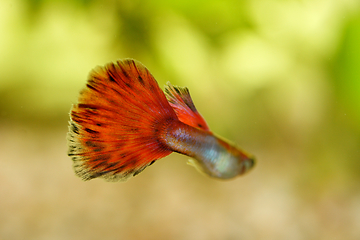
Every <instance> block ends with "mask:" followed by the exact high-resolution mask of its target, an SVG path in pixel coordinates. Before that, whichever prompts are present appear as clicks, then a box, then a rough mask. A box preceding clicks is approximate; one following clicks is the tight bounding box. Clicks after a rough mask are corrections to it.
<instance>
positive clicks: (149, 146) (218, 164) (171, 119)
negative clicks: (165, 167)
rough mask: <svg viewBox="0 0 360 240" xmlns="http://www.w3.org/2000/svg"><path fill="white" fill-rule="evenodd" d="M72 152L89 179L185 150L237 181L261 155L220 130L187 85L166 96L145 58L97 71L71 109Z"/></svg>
mask: <svg viewBox="0 0 360 240" xmlns="http://www.w3.org/2000/svg"><path fill="white" fill-rule="evenodd" d="M68 145H69V149H68V155H69V156H70V157H71V158H72V160H73V162H74V170H75V173H76V175H78V176H79V177H81V178H82V179H83V180H90V179H93V178H96V177H102V178H104V179H105V180H107V181H124V180H127V179H128V178H129V177H131V176H135V175H137V174H139V173H140V172H141V171H143V170H144V169H145V168H146V167H147V166H149V165H151V164H153V163H154V162H155V161H156V160H158V159H160V158H163V157H165V156H167V155H169V154H170V153H172V152H178V153H181V154H184V155H187V156H189V157H191V158H193V159H194V161H193V163H195V166H196V168H197V169H199V170H200V171H202V172H203V173H205V174H207V175H208V176H210V177H214V178H218V179H229V178H233V177H236V176H238V175H242V174H243V173H245V172H247V171H248V170H250V169H251V168H252V167H253V166H254V163H255V161H254V158H253V157H252V156H250V155H249V154H247V153H245V152H244V151H242V150H240V149H238V148H237V147H235V146H233V145H232V144H230V143H228V142H227V141H225V140H222V139H220V138H219V137H217V136H215V135H214V134H213V133H212V132H211V131H210V129H209V127H208V125H207V123H206V121H205V120H204V118H203V117H202V116H201V115H200V113H199V112H198V111H197V109H196V108H195V105H194V104H193V102H192V99H191V97H190V93H189V91H188V89H187V88H181V87H174V86H172V85H171V84H170V83H168V85H167V86H166V88H165V94H164V92H163V91H162V90H161V89H160V87H159V86H158V84H157V82H156V80H155V78H154V77H153V76H152V75H151V73H150V72H149V71H148V70H147V69H146V68H145V66H144V65H143V64H141V63H140V62H138V61H136V60H133V59H124V60H119V61H117V62H116V63H109V64H107V65H106V66H104V67H98V68H96V69H94V70H93V71H92V72H91V73H90V75H89V78H88V82H87V85H86V88H85V89H84V90H82V91H81V93H80V97H79V100H78V103H77V104H75V105H74V106H73V108H72V110H71V112H70V126H69V133H68Z"/></svg>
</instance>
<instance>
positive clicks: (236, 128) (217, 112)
mask: <svg viewBox="0 0 360 240" xmlns="http://www.w3.org/2000/svg"><path fill="white" fill-rule="evenodd" d="M359 33H360V2H359V1H357V0H346V1H340V0H334V1H323V0H311V1H310V0H303V1H298V0H286V1H277V0H261V1H260V0H244V1H239V2H236V1H228V0H226V1H220V0H207V1H201V0H198V1H169V2H166V1H160V0H156V1H140V0H137V1H125V0H124V1H120V0H117V1H96V0H93V1H80V0H78V1H63V2H61V1H50V0H42V1H30V0H28V1H26V0H23V1H21V0H11V1H10V0H4V1H1V2H0V66H1V67H0V239H6V240H8V239H10V240H12V239H36V240H38V239H40V240H41V239H44V240H45V239H55V240H56V239H197V240H198V239H203V240H208V239H214V240H215V239H229V240H233V239H234V240H236V239H243V240H253V239H259V240H261V239H267V240H268V239H274V240H279V239H283V240H288V239H291V240H292V239H294V240H307V239H324V240H332V239H351V240H352V239H353V240H356V239H360V185H359V182H360V111H359V109H360V65H359V63H360V45H359V42H360V34H359ZM125 57H132V58H135V59H137V60H139V61H141V62H142V63H144V64H145V65H146V66H147V67H148V68H149V70H150V71H151V72H152V73H153V75H154V76H155V78H156V79H157V80H158V82H159V85H160V86H161V87H162V86H163V85H164V84H165V83H166V82H167V81H171V82H172V84H174V85H179V86H188V87H189V89H190V92H191V95H192V97H193V100H194V103H195V105H196V107H197V108H198V110H199V111H200V112H201V113H202V115H203V116H204V117H205V119H206V120H207V122H208V124H209V126H210V128H211V130H212V131H213V132H215V133H217V134H218V135H220V136H223V137H225V138H228V139H230V140H231V141H233V142H235V143H236V144H238V145H239V146H240V147H241V148H243V149H245V150H246V151H249V152H251V153H253V154H254V155H255V156H256V158H257V165H256V166H255V168H254V170H253V171H251V172H250V173H249V174H247V175H245V176H243V177H239V178H236V179H234V180H231V181H218V180H213V179H210V178H208V177H205V176H203V175H201V174H199V173H198V172H197V171H196V170H195V169H194V168H192V167H190V166H188V165H187V164H186V162H187V160H188V159H187V157H185V156H181V155H179V154H176V153H173V154H171V155H170V156H168V157H166V158H164V159H161V160H159V161H157V162H156V163H155V164H154V165H152V166H151V167H149V168H147V169H146V170H145V171H144V172H143V173H141V174H139V175H138V176H136V177H135V178H132V179H130V180H129V181H127V182H125V183H107V182H105V181H103V180H101V179H95V180H91V181H89V182H83V181H81V180H80V179H79V178H78V177H76V176H75V175H74V173H73V170H72V162H71V160H70V158H69V157H68V156H67V154H66V153H67V143H66V133H67V121H68V113H69V110H70V107H71V104H73V103H75V102H76V100H77V97H78V92H79V91H80V90H81V88H82V87H83V86H84V85H85V82H86V77H87V74H88V72H89V71H90V70H91V69H92V68H93V67H95V66H96V65H104V64H105V63H107V62H109V61H115V60H116V59H118V58H125Z"/></svg>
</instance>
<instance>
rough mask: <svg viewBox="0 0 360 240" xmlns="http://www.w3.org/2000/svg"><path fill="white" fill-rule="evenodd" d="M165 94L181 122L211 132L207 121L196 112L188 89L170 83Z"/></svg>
mask: <svg viewBox="0 0 360 240" xmlns="http://www.w3.org/2000/svg"><path fill="white" fill-rule="evenodd" d="M165 94H166V97H167V99H168V101H169V103H170V105H171V107H172V108H173V109H174V111H175V112H176V115H177V117H178V118H179V120H180V121H181V122H183V123H185V124H187V125H190V126H192V127H195V128H199V129H202V130H205V131H207V132H210V129H209V127H208V125H207V123H206V121H205V119H204V118H203V117H202V116H201V115H200V113H199V112H198V111H197V110H196V108H195V105H194V103H193V101H192V99H191V96H190V92H189V90H188V89H187V88H186V87H185V88H182V87H178V86H173V85H171V83H170V82H168V83H167V86H165Z"/></svg>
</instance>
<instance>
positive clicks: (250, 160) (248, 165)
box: [242, 157, 256, 174]
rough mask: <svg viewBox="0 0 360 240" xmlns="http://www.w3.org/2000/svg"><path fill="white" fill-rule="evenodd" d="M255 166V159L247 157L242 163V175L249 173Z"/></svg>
mask: <svg viewBox="0 0 360 240" xmlns="http://www.w3.org/2000/svg"><path fill="white" fill-rule="evenodd" d="M255 165H256V160H255V157H248V158H247V159H246V160H245V161H244V162H243V169H242V174H244V173H247V172H249V171H250V170H251V169H252V168H253V167H254V166H255Z"/></svg>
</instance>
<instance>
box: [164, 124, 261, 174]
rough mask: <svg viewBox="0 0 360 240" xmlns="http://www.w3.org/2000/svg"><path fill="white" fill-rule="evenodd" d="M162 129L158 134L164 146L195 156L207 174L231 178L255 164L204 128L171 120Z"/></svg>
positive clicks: (251, 159)
mask: <svg viewBox="0 0 360 240" xmlns="http://www.w3.org/2000/svg"><path fill="white" fill-rule="evenodd" d="M164 131H165V132H163V133H162V134H161V136H162V141H163V143H164V144H165V145H166V146H167V147H169V148H170V149H171V150H172V151H174V152H178V153H181V154H185V155H187V156H189V157H192V158H193V159H195V160H196V164H197V167H198V168H199V169H200V170H201V171H203V172H204V173H206V174H207V175H209V176H211V177H215V178H221V179H229V178H233V177H235V176H238V175H241V174H243V173H245V172H247V171H248V170H250V169H251V168H252V167H253V166H254V164H255V161H254V158H253V157H251V156H249V155H248V154H246V153H244V152H243V151H240V150H239V149H237V148H236V147H234V146H232V145H231V144H229V143H227V142H225V141H224V140H222V139H220V138H218V137H216V136H215V135H213V134H212V133H210V132H208V131H204V130H202V129H197V128H194V127H191V126H189V125H187V124H184V123H182V122H180V121H172V122H171V124H169V125H168V126H167V128H164Z"/></svg>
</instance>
